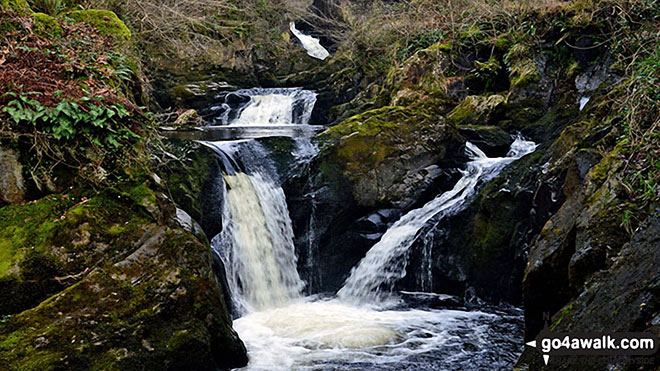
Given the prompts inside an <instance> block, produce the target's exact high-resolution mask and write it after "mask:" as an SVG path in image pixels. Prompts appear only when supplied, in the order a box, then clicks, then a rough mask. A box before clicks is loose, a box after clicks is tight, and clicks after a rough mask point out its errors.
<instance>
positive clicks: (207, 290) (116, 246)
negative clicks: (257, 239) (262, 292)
mask: <svg viewBox="0 0 660 371" xmlns="http://www.w3.org/2000/svg"><path fill="white" fill-rule="evenodd" d="M154 207H155V208H156V210H154V209H153V208H154ZM0 214H1V217H0V220H2V222H1V223H2V229H1V230H2V233H0V251H2V254H0V256H2V259H0V299H2V300H1V304H0V313H2V314H14V316H12V317H11V320H10V321H3V323H2V324H0V368H2V369H6V370H14V369H31V368H33V367H34V365H40V367H43V368H46V369H60V368H62V369H86V368H117V369H125V368H130V367H133V365H135V364H140V365H142V366H144V367H149V368H152V367H155V368H163V367H164V368H167V369H182V368H183V369H218V368H222V369H225V368H234V367H240V366H243V365H245V364H246V363H247V355H246V351H245V347H244V346H243V344H242V342H241V341H240V340H239V339H238V337H237V335H236V333H235V332H234V331H233V330H232V329H231V321H230V319H229V315H228V312H227V308H226V305H225V302H224V301H223V297H222V294H221V291H220V287H221V286H220V284H219V281H218V280H217V278H216V273H217V272H214V268H213V263H212V255H211V250H210V248H209V246H208V244H207V243H205V239H203V240H200V239H198V238H197V237H195V236H194V235H193V234H191V233H190V232H188V231H186V230H185V229H186V228H187V229H192V230H195V229H196V228H195V227H194V224H193V222H192V221H191V220H190V218H189V217H188V218H187V217H185V215H183V214H182V213H179V217H178V218H177V216H176V208H175V207H174V206H173V205H171V204H170V203H169V202H168V200H167V199H166V198H163V197H160V196H159V194H158V193H156V192H154V191H152V190H151V189H150V188H149V187H148V186H147V185H146V184H138V185H132V186H129V185H125V186H122V187H118V188H115V189H108V190H106V191H104V192H101V193H100V194H98V195H96V196H94V197H92V198H90V199H86V198H83V199H80V200H79V199H77V198H76V199H75V200H74V199H73V196H70V195H51V196H47V197H45V198H43V199H41V200H38V201H36V202H32V203H29V204H25V205H10V206H5V207H3V208H0ZM28 241H29V242H28ZM7 249H8V250H7ZM11 252H14V254H13V255H9V256H8V255H7V254H8V253H11ZM46 298H48V300H44V299H46ZM37 304H39V305H37ZM186 334H189V335H191V336H184V335H186ZM17 339H18V340H17ZM35 347H38V348H39V351H38V352H34V348H35Z"/></svg>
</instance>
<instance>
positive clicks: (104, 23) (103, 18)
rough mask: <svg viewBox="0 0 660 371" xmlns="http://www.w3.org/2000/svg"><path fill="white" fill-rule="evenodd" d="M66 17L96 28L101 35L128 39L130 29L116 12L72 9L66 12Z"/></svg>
mask: <svg viewBox="0 0 660 371" xmlns="http://www.w3.org/2000/svg"><path fill="white" fill-rule="evenodd" d="M65 15H66V17H68V18H71V19H73V20H75V21H77V22H84V23H87V24H89V25H90V26H93V27H95V28H96V29H98V31H99V33H100V34H101V35H110V36H114V37H116V38H117V39H120V40H130V38H131V31H130V30H129V29H128V27H126V25H125V24H124V22H123V21H122V20H120V19H119V17H117V14H115V13H114V12H111V11H109V10H99V9H90V10H74V11H70V12H67V13H66V14H65Z"/></svg>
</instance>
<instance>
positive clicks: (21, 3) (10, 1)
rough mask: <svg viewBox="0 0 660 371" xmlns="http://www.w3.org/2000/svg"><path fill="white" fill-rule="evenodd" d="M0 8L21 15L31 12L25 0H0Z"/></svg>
mask: <svg viewBox="0 0 660 371" xmlns="http://www.w3.org/2000/svg"><path fill="white" fill-rule="evenodd" d="M0 9H2V10H5V11H10V10H13V11H15V12H16V13H18V15H22V16H26V15H29V14H30V13H32V10H31V9H30V5H29V4H28V2H27V1H26V0H0Z"/></svg>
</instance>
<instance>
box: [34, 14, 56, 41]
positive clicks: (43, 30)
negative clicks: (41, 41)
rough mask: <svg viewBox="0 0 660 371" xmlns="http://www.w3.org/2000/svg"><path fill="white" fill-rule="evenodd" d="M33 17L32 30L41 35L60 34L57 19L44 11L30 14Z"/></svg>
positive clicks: (54, 35)
mask: <svg viewBox="0 0 660 371" xmlns="http://www.w3.org/2000/svg"><path fill="white" fill-rule="evenodd" d="M32 18H34V27H33V28H32V29H33V31H34V32H35V33H36V34H38V35H41V36H53V37H60V36H62V27H60V24H59V23H57V21H56V20H55V19H54V18H53V17H51V16H49V15H48V14H45V13H34V14H32Z"/></svg>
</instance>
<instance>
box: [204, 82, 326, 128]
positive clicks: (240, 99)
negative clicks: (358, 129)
mask: <svg viewBox="0 0 660 371" xmlns="http://www.w3.org/2000/svg"><path fill="white" fill-rule="evenodd" d="M216 99H217V100H218V102H217V104H216V105H215V106H213V107H211V108H210V111H211V112H212V113H213V115H214V117H215V119H214V122H215V124H220V125H234V126H273V125H291V124H296V125H309V120H310V118H311V117H312V110H313V108H314V105H315V104H316V93H315V92H313V91H310V90H304V89H301V88H252V89H241V90H236V91H232V92H223V93H221V94H218V96H216Z"/></svg>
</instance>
